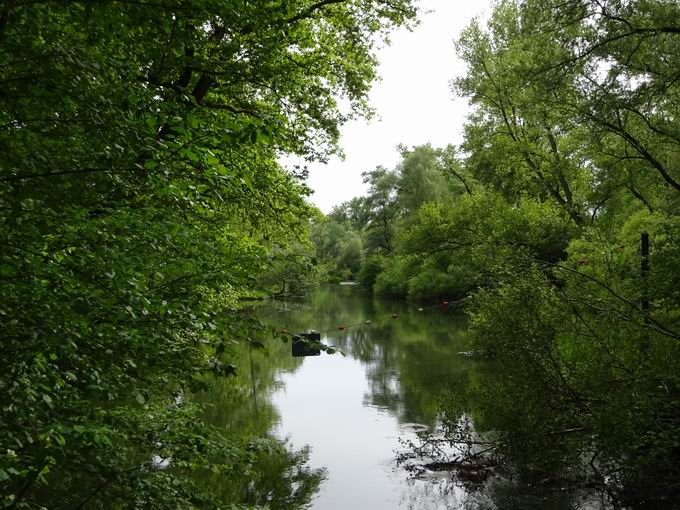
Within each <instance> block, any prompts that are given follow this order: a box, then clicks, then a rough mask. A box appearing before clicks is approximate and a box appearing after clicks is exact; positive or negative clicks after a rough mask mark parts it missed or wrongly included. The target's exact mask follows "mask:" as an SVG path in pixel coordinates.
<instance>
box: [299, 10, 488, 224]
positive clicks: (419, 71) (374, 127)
mask: <svg viewBox="0 0 680 510" xmlns="http://www.w3.org/2000/svg"><path fill="white" fill-rule="evenodd" d="M419 5H420V6H421V7H422V10H423V11H424V12H425V11H432V12H430V13H427V14H423V15H421V24H420V25H419V26H418V27H416V28H415V30H413V31H412V32H409V31H408V30H400V31H397V32H395V33H393V34H392V36H391V37H390V39H391V41H392V44H391V45H390V46H388V47H386V48H383V49H382V50H380V51H379V52H378V61H379V62H380V67H379V69H378V75H379V76H381V78H382V81H380V82H378V83H376V84H375V85H374V86H373V89H372V90H371V94H370V103H371V105H372V106H373V108H375V110H376V112H377V115H376V117H374V118H373V120H371V121H370V122H369V123H367V122H366V121H364V120H358V121H352V122H348V123H347V124H345V125H344V126H343V127H342V129H341V139H340V145H341V146H342V148H343V149H344V152H345V160H344V161H341V160H340V159H339V158H332V159H331V160H330V161H329V163H328V164H325V165H324V164H320V163H314V164H310V165H309V179H308V181H307V183H308V185H309V186H310V188H312V189H313V190H314V194H313V195H312V196H311V197H310V200H311V202H312V203H314V204H315V205H316V206H317V207H319V208H320V209H321V210H322V211H323V212H324V213H328V212H330V211H331V209H332V208H333V207H334V206H336V205H338V204H340V203H342V202H344V201H346V200H349V199H351V198H353V197H355V196H359V195H364V194H365V193H366V186H365V185H364V184H363V182H362V178H361V172H365V171H370V170H373V169H374V168H375V167H376V166H378V165H382V166H385V167H387V168H393V167H394V166H395V165H396V164H397V163H398V162H399V155H398V153H397V151H396V146H397V145H398V144H400V143H402V144H404V145H406V146H408V147H411V146H414V145H421V144H425V143H428V142H429V143H431V144H432V145H433V146H435V147H444V146H446V145H447V144H449V143H453V144H459V143H460V142H461V141H462V138H461V137H462V125H463V122H464V120H465V117H466V115H467V113H468V106H467V101H466V100H465V99H461V98H458V97H455V96H454V94H453V93H452V92H451V88H450V85H449V82H450V80H451V79H452V78H453V77H455V76H459V75H462V74H464V73H465V66H464V64H463V63H462V62H461V61H460V60H459V59H458V58H457V57H456V53H455V49H454V47H453V40H454V39H455V38H457V37H458V35H459V34H460V32H461V30H463V29H464V28H465V27H466V26H467V25H468V23H469V22H470V20H471V19H472V18H473V17H474V16H477V15H481V17H482V18H486V17H487V16H488V14H489V9H490V7H489V5H490V1H489V0H421V2H420V4H419Z"/></svg>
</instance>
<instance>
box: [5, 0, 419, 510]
mask: <svg viewBox="0 0 680 510" xmlns="http://www.w3.org/2000/svg"><path fill="white" fill-rule="evenodd" d="M414 15H415V9H414V8H413V7H412V5H411V3H410V2H409V1H407V0H403V1H402V0H398V1H394V2H390V3H387V4H386V3H384V2H378V1H373V0H356V1H354V0H351V1H350V0H347V1H333V2H308V1H305V0H284V1H272V2H243V1H238V0H234V1H231V0H201V1H198V2H191V3H187V2H183V1H176V0H161V1H159V2H152V3H148V2H134V1H133V2H126V3H123V4H121V3H120V2H108V1H107V2H97V3H90V2H66V3H54V2H47V3H41V2H23V1H16V2H15V1H12V2H8V3H6V4H5V5H3V6H2V7H0V42H1V46H2V48H3V50H2V54H1V55H0V83H2V87H0V153H1V154H2V158H0V182H1V183H2V185H1V187H0V211H1V212H0V238H1V239H2V243H1V244H2V250H0V283H1V285H2V292H1V295H0V329H1V330H2V347H1V349H2V356H1V357H0V373H1V374H2V375H0V393H2V395H3V399H2V404H1V407H0V438H2V439H1V440H0V495H1V497H2V498H3V500H2V501H3V503H4V504H6V505H7V506H9V507H12V508H38V507H42V506H46V505H48V506H52V507H60V506H63V507H67V508H80V507H92V508H98V507H103V506H108V507H114V508H117V507H127V506H146V507H154V508H164V507H183V508H187V507H207V508H216V507H219V506H227V505H230V504H232V503H233V504H240V503H245V501H243V502H241V501H226V500H225V501H219V500H217V499H216V498H213V497H212V496H210V494H208V493H203V494H201V490H200V488H199V486H198V485H197V484H195V483H194V481H193V478H192V473H197V472H200V471H203V470H208V471H215V470H217V471H219V472H221V473H222V472H223V473H224V475H225V476H226V477H229V476H232V475H234V476H236V475H235V474H238V476H241V474H242V473H244V472H246V473H248V472H249V471H248V469H247V467H248V466H250V465H252V462H251V460H252V459H250V453H248V447H247V444H245V443H242V442H239V441H237V440H235V439H234V438H233V437H232V436H233V435H234V433H233V431H218V430H212V429H210V428H209V427H207V426H204V425H202V424H201V421H200V420H198V419H197V418H196V416H197V412H198V410H197V409H196V408H195V407H194V406H193V405H192V404H191V398H190V393H191V391H192V390H196V389H199V388H202V387H204V386H205V381H206V378H205V377H206V374H217V375H229V374H230V373H232V372H233V370H234V366H233V364H232V363H231V362H230V361H229V356H230V355H233V354H234V351H233V344H234V342H238V341H240V340H241V339H243V338H245V337H247V336H249V334H250V332H249V328H250V327H251V326H249V325H248V324H247V323H244V321H243V318H242V317H241V316H240V314H239V313H236V312H234V311H233V310H234V309H235V308H236V305H237V300H238V298H239V296H240V295H242V294H243V293H244V292H245V291H247V290H248V289H249V288H250V287H251V286H253V285H254V283H255V280H256V276H258V275H259V274H260V273H261V272H262V271H263V270H264V269H265V268H267V267H269V265H270V262H271V260H272V258H279V259H284V258H287V257H288V256H289V254H291V253H296V250H297V251H298V252H299V250H298V248H297V246H298V244H299V243H302V244H303V245H304V242H305V240H304V238H305V225H306V224H307V221H308V220H309V218H310V217H312V216H313V215H314V212H313V210H312V209H311V207H310V206H308V205H307V203H306V202H305V196H306V195H307V194H308V193H309V191H308V189H307V188H306V186H305V185H304V183H303V182H301V181H300V180H299V179H298V178H297V177H296V176H295V175H294V174H292V173H289V172H287V171H285V170H284V169H282V168H281V167H280V166H279V164H278V163H277V158H278V156H279V155H280V154H281V153H283V152H295V153H298V154H301V155H305V156H307V157H309V158H320V159H323V158H324V157H326V156H327V155H328V154H330V153H332V152H333V151H335V150H336V142H337V135H338V125H339V124H340V123H342V122H343V121H344V120H345V119H346V118H347V117H348V115H352V114H365V113H368V108H367V106H366V103H365V99H366V92H367V90H368V87H369V84H370V82H371V80H372V79H373V78H374V77H375V74H374V73H375V71H374V67H375V61H374V57H373V46H374V44H375V43H376V41H377V40H379V39H380V38H381V37H382V36H384V35H386V33H387V32H388V31H389V30H390V29H391V28H393V27H395V26H398V25H402V24H405V23H406V24H407V23H410V22H411V21H412V20H413V18H414ZM338 97H345V98H347V99H348V104H349V105H350V111H349V112H345V111H341V110H340V108H339V107H338V104H337V98H338ZM306 256H307V255H306V254H305V253H302V254H300V253H296V257H297V258H302V259H304V258H305V257H306ZM293 258H295V257H293ZM279 453H280V452H279ZM276 455H278V456H279V457H280V458H281V459H288V460H290V459H289V456H288V453H285V452H284V453H283V454H281V455H279V454H276ZM276 455H274V456H276ZM291 455H292V454H291ZM291 458H292V457H291ZM158 459H161V460H160V461H159V460H158ZM298 460H303V459H302V458H301V457H300V458H299V459H298ZM166 461H167V462H166ZM286 462H287V461H286ZM166 464H167V466H166ZM246 478H247V477H246ZM239 479H240V478H239ZM242 482H243V483H244V484H246V485H247V484H248V483H249V482H248V480H247V479H242ZM262 490H263V491H266V488H263V489H262ZM206 494H207V495H206ZM206 498H207V499H206ZM302 499H305V498H302ZM255 503H256V502H255V501H254V500H253V503H252V504H255ZM257 503H258V504H260V503H262V502H261V501H259V500H258V501H257ZM302 503H303V502H300V501H298V502H297V503H295V504H302ZM291 504H293V503H291Z"/></svg>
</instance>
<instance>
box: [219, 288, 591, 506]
mask: <svg viewBox="0 0 680 510" xmlns="http://www.w3.org/2000/svg"><path fill="white" fill-rule="evenodd" d="M255 308H256V312H255V313H256V315H257V316H258V318H259V319H260V320H261V321H263V322H265V323H268V324H271V325H274V326H276V327H277V328H281V329H287V330H289V331H291V332H305V331H308V330H317V331H320V332H322V335H321V336H322V341H323V343H325V344H327V345H333V346H336V347H337V348H338V349H340V350H341V351H343V352H344V354H345V355H344V356H342V355H340V354H334V355H328V354H326V353H322V354H321V356H318V357H308V358H293V357H292V356H291V352H290V345H289V344H283V343H281V342H270V343H269V344H268V345H267V350H266V351H261V350H255V349H252V350H250V352H247V353H246V355H245V356H242V359H241V361H240V363H241V365H242V366H239V374H240V375H239V377H240V378H241V383H239V384H240V386H239V388H241V391H240V393H239V392H238V391H237V392H235V391H234V387H233V385H232V387H231V390H230V391H224V392H223V393H220V388H219V387H216V388H215V391H214V392H213V393H212V396H211V398H212V400H213V401H214V402H215V403H216V404H217V405H216V406H214V411H213V413H214V416H212V419H213V421H215V422H218V423H228V424H229V425H231V426H232V427H234V426H236V427H238V428H239V429H240V430H244V431H248V433H251V434H252V433H254V434H266V433H274V434H275V435H277V436H278V437H280V438H282V439H287V440H288V441H289V442H290V444H291V445H293V446H294V447H295V448H300V447H304V446H305V445H309V446H310V447H311V457H310V462H309V464H310V465H311V467H314V468H319V467H324V468H326V470H327V478H326V480H325V481H324V482H323V484H322V486H321V489H320V491H319V493H318V494H317V495H316V497H315V499H314V500H313V502H312V505H311V508H313V509H316V510H334V509H343V510H345V509H354V510H361V509H372V510H383V509H385V510H387V509H419V510H430V509H433V510H434V509H468V508H469V509H484V508H488V509H501V508H536V509H539V508H541V509H544V508H545V509H555V510H557V509H570V508H600V506H599V505H597V504H594V503H588V502H587V498H586V500H584V499H583V498H581V501H580V504H578V505H576V504H575V503H574V499H573V497H567V496H566V495H564V494H563V493H562V491H560V490H558V491H553V492H551V493H548V494H545V493H535V492H534V491H532V490H524V489H521V488H520V489H519V490H518V489H517V488H511V489H510V490H508V488H507V486H506V487H503V486H499V487H496V488H491V489H489V487H488V486H487V487H486V488H480V489H479V490H476V489H475V490H470V487H469V485H468V486H467V488H466V486H464V485H462V484H460V483H459V482H457V481H456V480H455V478H454V477H452V476H451V474H446V473H440V474H436V473H433V474H430V475H428V476H426V477H413V476H412V475H411V474H409V472H407V471H406V470H405V469H404V468H403V467H402V466H399V465H398V464H397V460H396V459H397V452H399V451H404V446H403V444H402V443H401V442H400V440H402V441H403V440H407V439H414V438H415V432H416V431H419V430H420V431H422V430H430V431H433V430H434V429H435V427H436V425H437V416H438V409H439V405H440V403H441V401H442V398H444V397H445V396H446V395H447V392H448V397H450V396H451V393H456V392H461V394H462V392H463V391H464V390H465V387H466V385H467V384H468V381H470V380H471V378H474V374H475V371H477V370H480V369H483V366H482V364H481V363H480V362H477V361H474V360H472V359H470V358H467V357H465V356H461V355H460V354H459V353H460V352H462V351H467V350H468V349H469V346H468V344H467V342H466V338H465V337H464V334H463V332H464V327H465V319H464V317H463V316H462V315H460V313H459V312H457V311H456V310H454V309H452V308H444V307H441V306H434V307H427V306H426V309H425V310H423V311H419V310H418V307H417V305H408V304H406V303H401V302H389V301H382V300H377V299H373V298H371V297H369V296H365V295H363V294H362V293H361V292H360V289H358V288H354V287H349V286H347V287H342V286H341V287H335V288H325V289H320V290H319V291H317V292H315V293H313V294H311V295H309V296H307V297H305V298H301V299H299V300H293V301H286V302H266V303H262V304H261V305H258V306H256V307H255ZM393 314H396V315H397V318H392V315H393ZM366 321H371V323H370V324H366V323H365V322H366ZM340 325H344V326H345V329H344V330H343V331H339V330H338V326H340ZM229 384H231V383H229ZM222 395H229V397H228V398H227V397H223V396H222ZM235 395H236V396H235ZM504 491H505V492H504Z"/></svg>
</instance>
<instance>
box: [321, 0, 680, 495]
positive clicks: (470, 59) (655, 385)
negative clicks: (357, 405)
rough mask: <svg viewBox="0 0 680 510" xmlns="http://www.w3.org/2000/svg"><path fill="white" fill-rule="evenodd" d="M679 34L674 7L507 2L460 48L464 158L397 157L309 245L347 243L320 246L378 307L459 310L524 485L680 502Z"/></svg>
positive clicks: (449, 410)
mask: <svg viewBox="0 0 680 510" xmlns="http://www.w3.org/2000/svg"><path fill="white" fill-rule="evenodd" d="M678 20H680V5H679V4H678V3H677V2H676V1H675V0H654V1H642V0H630V1H617V0H612V1H609V0H607V1H599V0H567V1H564V0H559V1H558V0H524V1H511V0H508V1H502V2H499V3H498V4H497V5H496V6H495V8H494V11H493V14H492V16H491V18H490V19H489V21H488V23H486V24H485V25H484V26H483V25H481V24H480V23H478V22H474V23H472V24H471V25H470V26H469V27H468V28H467V29H466V30H465V31H464V33H463V34H462V35H461V37H460V39H459V40H458V41H457V49H458V53H459V55H460V56H461V58H462V59H463V60H464V61H465V62H466V64H467V68H468V70H467V74H466V75H465V76H463V77H460V78H458V79H456V80H455V81H454V83H453V88H454V89H455V91H456V92H457V93H459V94H461V95H463V96H465V97H467V98H469V100H470V102H471V104H472V105H473V107H474V109H473V113H472V114H471V115H470V117H469V118H468V119H467V122H466V124H465V136H464V142H463V144H462V145H461V146H459V147H448V148H446V149H435V148H432V147H430V146H422V147H416V148H413V149H410V150H407V149H404V148H402V156H403V160H402V162H401V163H400V164H399V165H398V166H397V167H396V168H395V169H392V170H389V169H385V168H377V169H376V170H374V171H371V172H367V173H366V174H365V177H366V181H367V183H369V185H370V189H369V192H368V196H366V197H361V198H356V199H354V200H352V201H350V202H348V203H346V204H343V205H342V206H340V207H338V208H336V210H335V211H333V213H332V214H330V215H329V216H328V217H327V219H326V220H325V222H324V223H322V224H321V226H320V227H317V228H318V229H319V231H331V230H333V229H335V230H337V231H338V232H339V233H340V234H342V230H341V229H344V230H345V231H347V232H349V233H350V235H345V234H343V235H342V236H341V239H342V240H341V241H337V242H336V243H335V245H333V243H331V242H328V243H325V244H324V243H320V242H319V241H318V240H317V244H319V245H323V246H326V245H329V246H331V245H332V246H334V247H335V248H334V249H335V250H336V251H335V252H334V253H335V255H336V259H335V260H336V261H337V262H336V266H337V267H338V268H340V269H343V268H344V270H345V271H347V270H349V271H353V272H354V273H353V274H354V275H355V276H356V277H357V278H358V279H359V281H361V282H362V283H364V284H365V285H367V286H369V287H371V288H372V289H373V290H374V292H376V293H378V294H382V295H388V296H399V297H408V298H411V299H443V298H446V299H457V298H465V299H466V303H467V310H468V312H469V314H470V318H471V322H470V327H469V334H470V336H471V338H472V340H473V342H474V344H475V348H476V349H477V350H479V351H480V352H483V353H485V354H486V355H487V356H490V357H494V358H495V359H496V360H497V361H498V363H499V365H500V366H502V370H501V371H500V374H499V375H498V377H494V378H488V379H484V380H479V381H477V383H476V385H475V387H473V388H471V389H470V390H469V398H470V399H474V401H475V402H476V404H475V406H476V407H477V409H478V410H479V409H481V410H480V411H478V413H479V414H478V416H477V419H478V421H479V422H480V423H481V422H484V421H486V423H485V425H484V427H486V428H488V429H494V430H497V431H499V432H498V433H499V434H500V437H498V438H497V444H496V451H497V452H499V453H503V454H504V455H506V457H507V458H510V459H515V460H517V465H518V466H522V467H521V470H520V471H521V472H522V473H521V474H522V476H524V477H526V478H527V480H529V481H530V483H536V482H537V481H538V480H541V479H545V471H546V469H556V470H557V472H560V470H561V472H568V471H569V470H568V469H567V468H568V467H569V466H572V467H573V466H574V465H577V466H579V469H582V470H585V471H587V472H588V473H589V474H588V475H587V476H586V483H596V484H599V485H600V486H602V487H604V488H605V489H606V490H608V491H610V492H611V497H612V499H613V501H614V502H615V503H617V504H625V505H644V504H649V505H651V506H652V507H655V508H656V507H658V505H664V506H666V505H668V506H673V505H677V502H678V501H679V500H680V485H679V484H678V480H680V442H678V438H680V370H679V369H680V290H679V289H680V115H679V114H680V111H679V110H678V108H679V106H680V80H679V74H678V73H679V70H680V24H679V22H678ZM352 236H358V239H359V241H360V242H361V243H362V252H361V253H362V256H361V259H360V264H359V266H360V267H359V269H358V270H356V266H357V263H356V261H354V260H352V264H349V263H346V262H344V260H345V259H343V258H342V257H340V256H338V254H342V253H344V251H345V250H346V246H347V243H348V242H349V240H350V239H352ZM647 239H648V240H649V242H648V244H649V248H648V251H647V248H646V245H647ZM359 241H356V242H354V241H352V242H353V243H355V244H358V243H359ZM343 243H344V244H343ZM324 253H326V252H324ZM465 409H466V404H465V402H450V403H449V404H448V405H447V407H446V408H445V410H444V423H445V424H447V427H448V433H449V434H450V437H451V438H460V432H461V431H460V426H461V423H463V422H462V421H461V420H460V418H461V416H462V413H463V411H464V410H465ZM536 453H542V455H541V456H540V457H536V456H535V455H534V454H536ZM539 459H543V461H540V460H539ZM655 505H656V506H655Z"/></svg>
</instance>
